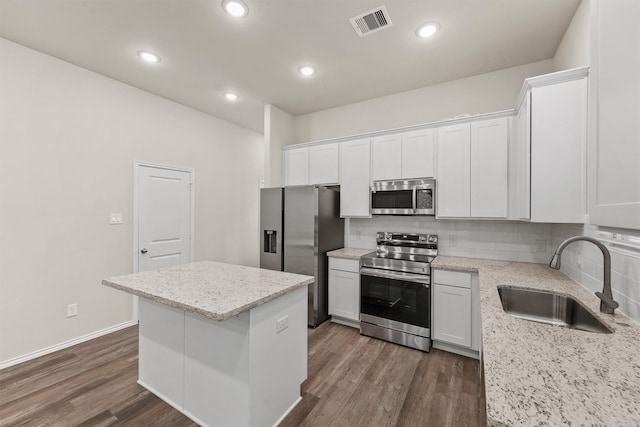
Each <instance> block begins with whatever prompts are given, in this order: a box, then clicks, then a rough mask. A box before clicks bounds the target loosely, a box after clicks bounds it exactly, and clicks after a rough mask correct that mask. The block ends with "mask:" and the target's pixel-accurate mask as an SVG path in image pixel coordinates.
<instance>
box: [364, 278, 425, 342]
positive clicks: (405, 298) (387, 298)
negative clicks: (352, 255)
mask: <svg viewBox="0 0 640 427" xmlns="http://www.w3.org/2000/svg"><path fill="white" fill-rule="evenodd" d="M430 282H431V279H430V276H428V275H418V274H410V273H401V272H390V271H381V270H376V269H372V268H361V269H360V314H361V316H360V320H361V321H363V322H368V323H373V324H378V325H379V326H383V327H387V328H390V329H395V330H399V331H402V332H408V333H411V334H416V335H420V336H424V337H429V336H430V325H431V285H430Z"/></svg>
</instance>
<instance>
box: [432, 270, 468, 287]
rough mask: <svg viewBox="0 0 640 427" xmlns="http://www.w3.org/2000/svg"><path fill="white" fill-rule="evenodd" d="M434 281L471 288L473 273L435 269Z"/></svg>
mask: <svg viewBox="0 0 640 427" xmlns="http://www.w3.org/2000/svg"><path fill="white" fill-rule="evenodd" d="M433 283H439V284H442V285H449V286H457V287H459V288H468V289H470V288H471V273H465V272H462V271H449V270H435V269H434V270H433Z"/></svg>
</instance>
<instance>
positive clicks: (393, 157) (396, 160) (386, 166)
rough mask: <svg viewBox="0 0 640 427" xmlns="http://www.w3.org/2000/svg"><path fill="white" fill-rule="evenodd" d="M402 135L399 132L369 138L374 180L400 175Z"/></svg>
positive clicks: (398, 176)
mask: <svg viewBox="0 0 640 427" xmlns="http://www.w3.org/2000/svg"><path fill="white" fill-rule="evenodd" d="M401 147H402V136H401V135H400V134H399V133H395V134H392V135H383V136H376V137H373V138H371V152H372V156H373V161H372V171H371V172H372V175H373V180H374V181H382V180H389V179H400V178H401V177H402V154H401V151H402V149H401Z"/></svg>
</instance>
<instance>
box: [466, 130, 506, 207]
mask: <svg viewBox="0 0 640 427" xmlns="http://www.w3.org/2000/svg"><path fill="white" fill-rule="evenodd" d="M507 129H508V126H507V119H506V118H500V119H493V120H482V121H478V122H472V123H471V216H472V217H477V218H506V217H507V214H508V212H507V210H508V197H507V196H508V192H509V191H508V189H509V186H508V182H509V174H508V166H509V161H508V152H509V147H508V143H509V138H508V133H507Z"/></svg>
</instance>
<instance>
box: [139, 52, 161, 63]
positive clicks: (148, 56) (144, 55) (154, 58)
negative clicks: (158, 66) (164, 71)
mask: <svg viewBox="0 0 640 427" xmlns="http://www.w3.org/2000/svg"><path fill="white" fill-rule="evenodd" d="M138 56H139V57H140V58H141V59H142V60H144V61H146V62H151V63H155V62H160V57H159V56H158V55H156V54H155V53H151V52H149V51H146V50H139V51H138Z"/></svg>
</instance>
